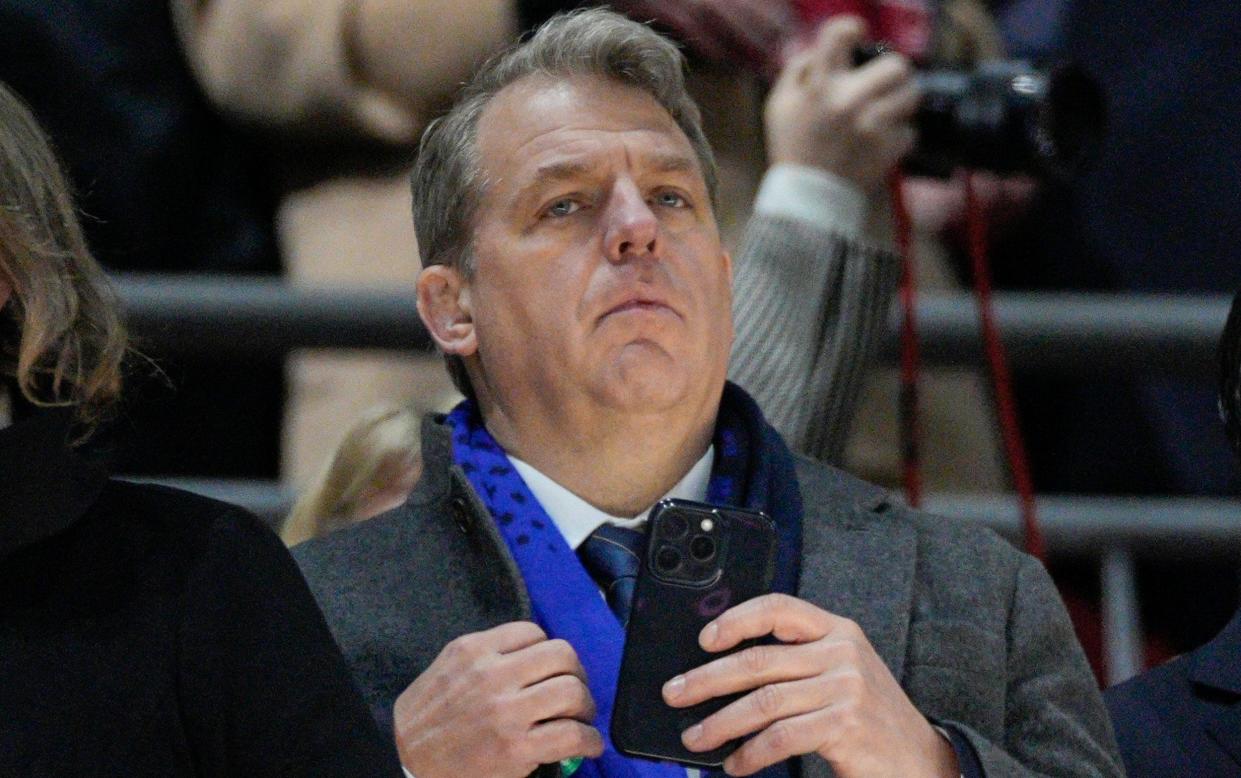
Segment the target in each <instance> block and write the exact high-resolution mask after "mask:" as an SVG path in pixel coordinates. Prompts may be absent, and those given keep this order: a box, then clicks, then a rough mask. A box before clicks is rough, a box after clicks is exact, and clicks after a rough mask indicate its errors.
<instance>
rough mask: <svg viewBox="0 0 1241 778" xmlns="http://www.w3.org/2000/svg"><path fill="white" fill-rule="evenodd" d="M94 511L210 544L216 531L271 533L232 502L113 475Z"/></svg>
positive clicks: (120, 521) (183, 540)
mask: <svg viewBox="0 0 1241 778" xmlns="http://www.w3.org/2000/svg"><path fill="white" fill-rule="evenodd" d="M92 511H93V512H94V513H95V514H96V515H102V516H104V517H106V519H107V520H108V521H111V522H114V525H115V526H117V527H118V528H119V527H120V526H122V525H123V524H130V525H133V526H135V527H143V528H146V529H149V530H155V531H158V532H160V533H161V534H168V535H171V536H175V537H176V538H177V540H178V542H181V543H187V544H190V545H198V544H206V543H208V542H210V541H211V538H212V536H213V535H220V534H223V535H235V536H239V537H245V536H271V535H272V531H271V530H270V529H269V528H268V527H267V526H266V525H265V524H263V522H262V521H261V520H260V519H259V518H258V517H257V516H255V515H254V514H252V513H250V512H249V511H247V510H245V509H244V508H241V507H239V506H237V505H233V504H231V503H227V502H223V501H221V500H217V499H214V498H212V497H205V496H203V495H201V494H196V493H194V492H188V491H185V490H184V489H177V488H174V487H171V486H164V485H162V484H154V483H145V482H138V481H126V480H121V479H116V478H113V479H109V480H108V482H107V484H106V485H105V486H104V488H103V491H102V492H101V493H100V495H99V499H98V500H96V501H95V505H94V506H93V508H92Z"/></svg>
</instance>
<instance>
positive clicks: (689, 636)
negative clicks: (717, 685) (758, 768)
mask: <svg viewBox="0 0 1241 778" xmlns="http://www.w3.org/2000/svg"><path fill="white" fill-rule="evenodd" d="M649 524H650V526H649V529H648V531H647V548H646V553H645V555H644V558H643V559H642V566H641V568H640V570H639V573H638V580H637V584H636V586H635V590H634V599H633V608H632V610H631V611H630V615H629V625H628V627H627V628H626V636H625V651H624V654H623V656H622V659H621V668H620V680H619V683H618V686H617V690H616V702H615V705H614V707H613V710H612V723H611V735H612V742H613V743H614V744H615V746H616V748H617V749H618V750H619V751H620V752H621V753H623V754H627V755H629V756H636V757H642V758H646V759H658V760H669V761H673V762H679V763H681V764H684V765H690V766H693V767H706V768H711V767H718V766H719V765H720V764H722V763H723V761H724V759H725V757H727V756H728V755H729V754H730V753H732V752H733V751H734V750H736V748H737V746H738V745H739V743H738V742H734V743H728V744H725V745H723V746H721V747H720V748H717V749H715V750H713V751H708V752H703V753H694V752H692V751H689V750H687V749H686V748H685V746H683V745H682V744H681V733H682V732H683V731H685V730H686V729H688V728H689V727H690V726H691V725H693V724H697V723H698V722H700V721H702V720H703V719H705V718H706V717H707V716H710V715H711V714H712V713H715V712H716V711H718V710H719V709H721V708H723V707H724V706H725V705H727V704H728V703H730V702H732V701H733V700H735V699H738V698H739V697H740V696H741V695H740V694H738V695H733V696H730V697H720V698H716V699H713V700H707V701H706V702H703V703H700V704H698V705H694V706H692V707H689V708H673V707H670V706H669V705H667V704H666V703H665V702H664V700H663V695H662V692H661V690H662V688H663V685H664V684H665V683H667V682H668V681H670V680H671V679H672V678H673V677H674V676H676V675H679V674H681V673H684V672H687V671H689V670H692V669H694V668H695V667H700V666H702V665H704V664H706V663H708V662H710V661H712V660H714V659H718V658H719V657H721V656H724V655H726V654H727V653H731V652H724V653H720V654H709V653H707V652H706V651H703V650H702V648H700V647H699V645H698V634H699V633H700V632H701V631H702V629H703V627H705V626H707V624H708V623H710V622H711V621H712V620H714V619H715V617H717V616H719V615H720V614H721V613H723V612H724V611H726V610H728V609H729V608H731V607H732V606H734V605H737V604H739V603H742V602H744V601H746V600H749V599H752V598H754V597H757V596H759V595H762V594H766V593H767V592H768V591H770V589H771V580H772V575H773V573H774V570H775V558H776V532H775V525H774V523H773V522H772V520H771V519H770V518H768V517H767V515H766V514H763V513H758V512H756V511H749V510H743V509H740V508H731V507H723V506H718V505H707V504H705V503H698V502H691V501H689V500H663V501H662V502H660V503H659V504H657V505H656V506H655V508H654V509H652V511H651V516H650V520H649ZM751 644H752V642H747V643H744V644H742V645H740V646H737V647H736V648H734V649H733V650H732V651H739V650H741V649H743V648H746V647H747V646H749V645H751Z"/></svg>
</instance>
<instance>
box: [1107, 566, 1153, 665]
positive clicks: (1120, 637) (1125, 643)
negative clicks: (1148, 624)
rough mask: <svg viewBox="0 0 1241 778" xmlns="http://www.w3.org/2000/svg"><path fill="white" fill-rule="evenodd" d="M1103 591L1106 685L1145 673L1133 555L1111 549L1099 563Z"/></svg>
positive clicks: (1140, 617)
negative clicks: (1143, 671)
mask: <svg viewBox="0 0 1241 778" xmlns="http://www.w3.org/2000/svg"><path fill="white" fill-rule="evenodd" d="M1100 578H1101V585H1102V589H1103V663H1104V673H1105V675H1106V677H1107V685H1108V686H1113V685H1115V684H1118V683H1120V682H1122V681H1127V680H1129V679H1130V678H1132V677H1133V676H1135V675H1137V674H1138V673H1140V672H1142V669H1143V664H1144V663H1143V659H1142V615H1141V611H1140V609H1139V607H1138V587H1137V575H1136V566H1135V564H1134V561H1133V554H1132V553H1130V551H1129V549H1127V548H1123V547H1112V548H1108V549H1107V550H1105V551H1104V552H1103V558H1102V559H1101V560H1100Z"/></svg>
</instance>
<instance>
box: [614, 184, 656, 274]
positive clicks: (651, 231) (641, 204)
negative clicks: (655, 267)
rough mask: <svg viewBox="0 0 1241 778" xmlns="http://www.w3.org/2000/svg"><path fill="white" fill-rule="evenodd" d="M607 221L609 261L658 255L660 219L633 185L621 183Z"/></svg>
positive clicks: (615, 189) (617, 186)
mask: <svg viewBox="0 0 1241 778" xmlns="http://www.w3.org/2000/svg"><path fill="white" fill-rule="evenodd" d="M606 219H607V227H606V230H607V231H606V233H605V234H604V238H603V239H604V249H605V251H606V252H607V256H608V261H609V262H624V261H626V260H628V259H632V258H634V257H636V256H644V255H653V256H657V255H658V253H659V250H660V246H659V241H660V237H659V220H658V219H657V218H656V216H655V212H654V211H652V210H651V206H650V204H649V203H647V202H646V200H645V199H644V198H643V197H642V192H641V191H639V189H638V187H637V186H636V185H634V184H633V183H632V182H629V181H621V182H618V183H617V184H616V186H615V187H614V188H613V190H612V193H611V197H610V198H609V202H608V206H607V212H606Z"/></svg>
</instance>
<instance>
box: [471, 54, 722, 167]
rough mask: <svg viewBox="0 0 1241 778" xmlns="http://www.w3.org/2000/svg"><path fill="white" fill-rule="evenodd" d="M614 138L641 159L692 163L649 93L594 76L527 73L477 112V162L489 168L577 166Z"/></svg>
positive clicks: (680, 135)
mask: <svg viewBox="0 0 1241 778" xmlns="http://www.w3.org/2000/svg"><path fill="white" fill-rule="evenodd" d="M616 141H620V142H625V143H628V144H629V145H630V146H632V147H633V149H634V150H635V151H638V152H640V153H641V154H642V157H643V162H644V164H646V165H648V166H654V167H656V168H660V169H665V170H667V171H669V172H671V171H677V170H686V169H690V168H692V169H694V170H698V162H697V157H696V155H695V154H694V150H693V147H692V146H691V144H690V142H689V139H688V138H687V137H686V136H685V133H684V132H683V131H682V130H681V128H680V126H679V125H677V123H676V121H675V120H674V119H673V118H672V115H671V114H669V113H668V111H667V110H665V109H664V107H663V106H661V105H660V104H659V102H658V101H656V100H655V98H654V97H653V96H651V95H650V94H648V93H646V92H645V91H643V90H641V89H639V88H637V87H634V86H630V85H627V84H622V83H620V82H617V81H613V80H611V79H607V78H603V77H600V76H576V77H570V78H553V77H551V76H546V75H537V76H528V77H526V78H524V79H521V80H520V81H517V82H515V83H513V84H510V85H509V86H507V87H505V88H504V89H503V90H501V91H500V92H499V93H498V94H497V95H496V96H495V97H494V98H493V99H492V100H491V102H490V103H489V104H488V106H487V108H486V109H485V110H484V112H483V114H482V116H481V117H480V119H479V130H478V143H479V151H480V156H481V161H482V162H483V165H484V167H485V168H489V169H490V170H489V172H491V173H499V172H500V171H499V169H507V170H509V171H510V172H513V170H514V168H517V167H523V168H526V170H527V172H530V171H533V170H542V171H543V172H545V173H547V174H548V175H551V176H567V175H571V174H576V173H582V172H584V171H583V170H581V169H580V168H581V167H582V166H584V165H588V164H589V163H588V162H587V161H586V160H587V158H588V157H590V156H591V155H592V154H593V153H596V152H597V150H598V147H599V146H601V145H604V144H608V143H612V142H616ZM698 172H700V173H701V171H698ZM491 177H492V176H489V178H491Z"/></svg>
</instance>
